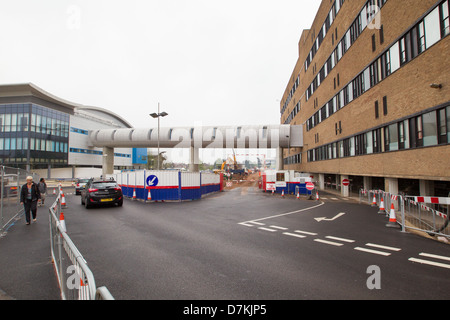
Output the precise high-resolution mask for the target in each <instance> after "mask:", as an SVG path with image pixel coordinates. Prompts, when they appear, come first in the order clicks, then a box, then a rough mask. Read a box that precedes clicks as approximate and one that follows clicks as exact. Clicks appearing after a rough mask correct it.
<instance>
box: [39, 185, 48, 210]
mask: <svg viewBox="0 0 450 320" xmlns="http://www.w3.org/2000/svg"><path fill="white" fill-rule="evenodd" d="M38 187H39V192H40V194H41V205H44V202H45V196H46V195H47V183H45V179H44V178H41V180H39V183H38Z"/></svg>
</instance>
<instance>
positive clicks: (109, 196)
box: [81, 179, 123, 209]
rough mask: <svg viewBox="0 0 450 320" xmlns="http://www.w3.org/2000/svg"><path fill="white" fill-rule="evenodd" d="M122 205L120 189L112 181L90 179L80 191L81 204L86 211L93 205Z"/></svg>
mask: <svg viewBox="0 0 450 320" xmlns="http://www.w3.org/2000/svg"><path fill="white" fill-rule="evenodd" d="M115 203H117V205H118V206H119V207H121V206H122V205H123V194H122V189H121V188H120V186H119V185H118V184H117V182H116V181H114V180H104V179H90V180H89V181H88V182H87V183H86V185H85V186H84V187H83V188H82V189H81V204H82V205H84V206H85V207H86V209H88V208H90V207H92V206H94V205H110V204H115Z"/></svg>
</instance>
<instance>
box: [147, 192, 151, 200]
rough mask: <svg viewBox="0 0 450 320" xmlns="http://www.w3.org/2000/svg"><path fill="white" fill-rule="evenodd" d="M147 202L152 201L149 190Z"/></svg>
mask: <svg viewBox="0 0 450 320" xmlns="http://www.w3.org/2000/svg"><path fill="white" fill-rule="evenodd" d="M147 201H152V195H151V193H150V189H148V195H147Z"/></svg>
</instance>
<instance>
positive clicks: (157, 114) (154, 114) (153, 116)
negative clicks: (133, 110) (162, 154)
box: [150, 102, 169, 170]
mask: <svg viewBox="0 0 450 320" xmlns="http://www.w3.org/2000/svg"><path fill="white" fill-rule="evenodd" d="M168 115H169V114H168V113H167V112H164V111H163V112H159V102H158V113H151V114H150V116H151V117H152V118H155V119H156V118H157V119H158V170H159V169H160V168H159V123H160V119H159V118H161V117H166V116H168Z"/></svg>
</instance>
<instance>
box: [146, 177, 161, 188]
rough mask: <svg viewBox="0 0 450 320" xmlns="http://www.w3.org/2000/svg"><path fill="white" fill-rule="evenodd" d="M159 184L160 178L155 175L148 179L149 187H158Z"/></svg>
mask: <svg viewBox="0 0 450 320" xmlns="http://www.w3.org/2000/svg"><path fill="white" fill-rule="evenodd" d="M158 183H159V180H158V177H157V176H155V175H151V176H148V177H147V185H148V186H149V187H156V186H157V185H158Z"/></svg>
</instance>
